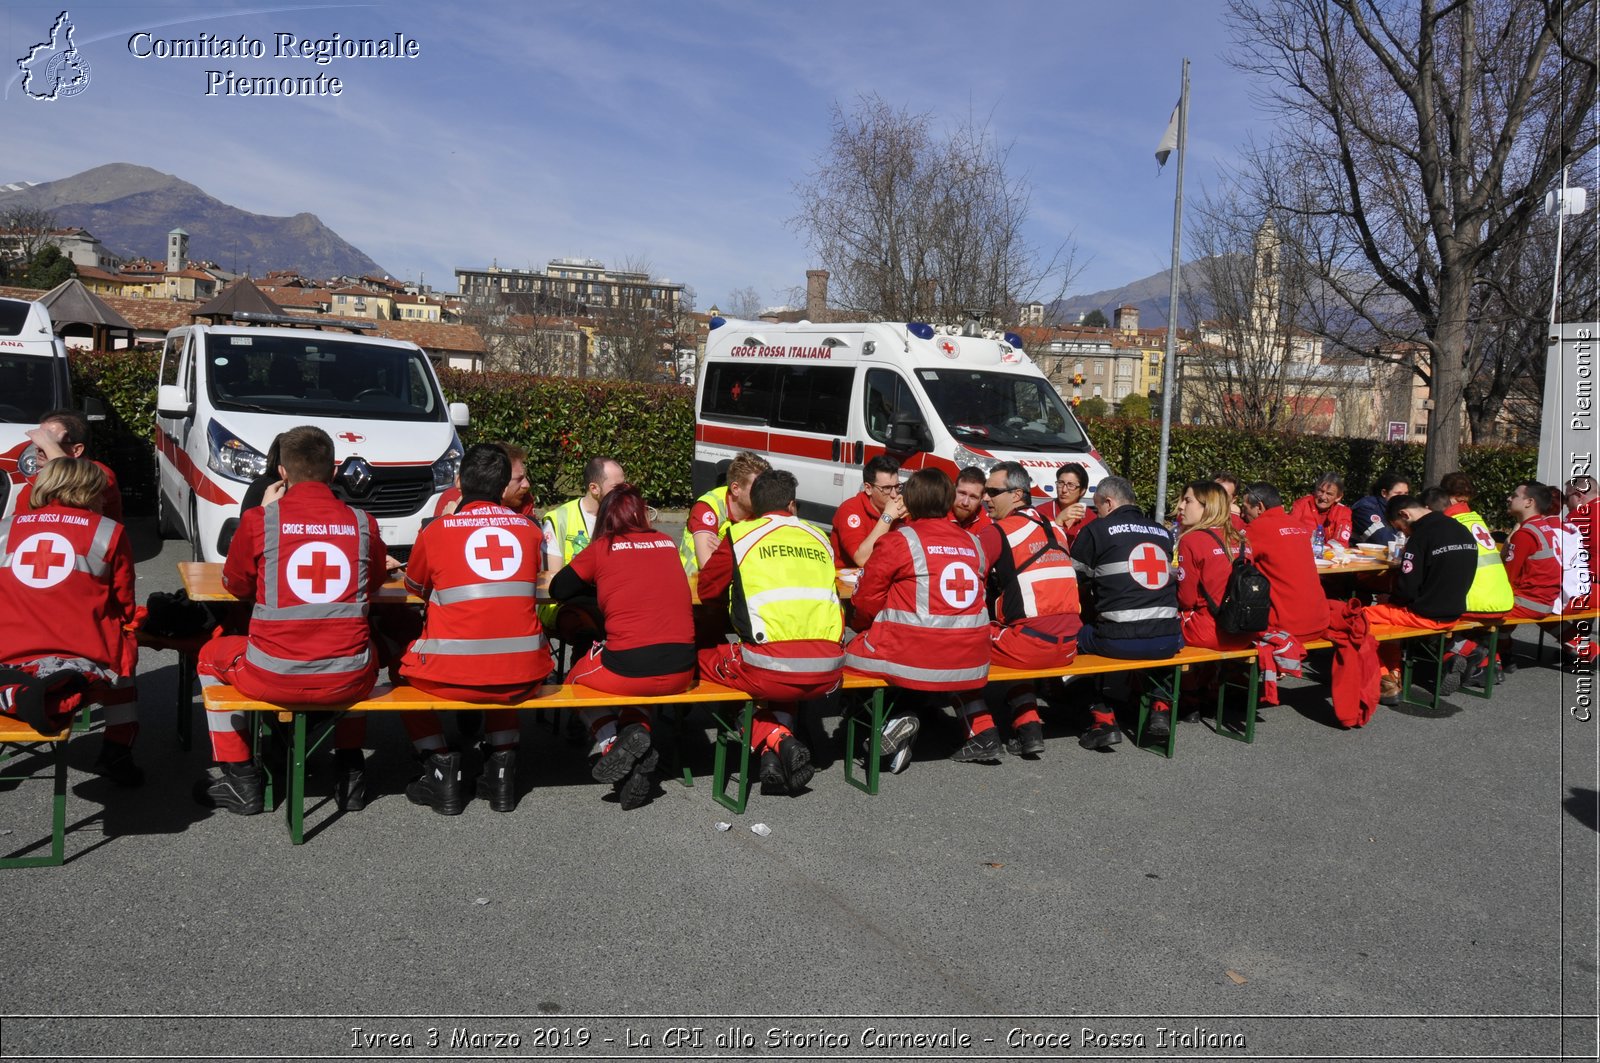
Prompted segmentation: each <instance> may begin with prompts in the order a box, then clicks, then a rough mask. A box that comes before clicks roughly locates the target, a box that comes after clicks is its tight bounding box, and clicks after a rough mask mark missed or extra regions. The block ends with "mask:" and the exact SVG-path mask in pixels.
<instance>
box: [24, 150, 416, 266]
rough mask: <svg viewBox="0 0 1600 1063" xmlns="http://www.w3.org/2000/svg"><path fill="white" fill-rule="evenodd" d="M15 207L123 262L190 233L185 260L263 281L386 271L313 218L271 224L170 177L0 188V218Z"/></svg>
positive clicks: (149, 174)
mask: <svg viewBox="0 0 1600 1063" xmlns="http://www.w3.org/2000/svg"><path fill="white" fill-rule="evenodd" d="M14 207H29V208H43V209H46V210H51V211H54V212H55V216H56V223H57V224H58V225H61V226H63V227H71V226H77V227H79V228H82V229H87V230H88V231H89V232H91V233H93V234H94V235H95V236H98V237H99V238H100V242H101V243H103V244H105V246H106V249H107V250H109V251H110V252H111V253H112V254H115V255H120V256H122V257H123V258H151V259H155V260H156V261H158V262H159V261H162V260H164V259H165V258H166V255H167V233H169V232H171V231H172V230H173V229H182V230H183V231H184V232H186V233H188V234H189V257H190V258H191V259H197V260H208V261H211V262H215V263H216V264H217V265H219V266H221V267H222V268H223V269H226V270H234V269H237V270H238V271H239V272H249V273H252V274H254V275H256V276H264V275H265V274H266V273H267V271H269V270H274V269H293V270H298V271H300V273H302V274H304V275H305V276H307V277H339V276H351V277H359V276H363V275H376V276H382V275H384V274H385V270H384V269H383V267H382V266H380V265H378V264H377V263H376V262H374V261H372V259H370V258H368V257H367V256H366V254H365V253H364V252H362V250H361V249H360V248H358V247H355V246H353V245H352V244H350V243H348V242H347V241H345V239H344V238H343V237H341V236H340V235H339V234H338V233H336V232H334V231H333V230H332V229H330V228H328V227H327V226H326V225H324V224H322V222H321V220H320V219H318V218H317V216H316V215H315V214H307V213H302V214H296V215H294V216H293V217H290V218H274V217H270V216H268V215H265V214H252V213H250V212H249V211H247V210H240V209H239V208H238V207H234V206H230V205H229V204H227V203H224V202H222V201H221V200H220V199H216V198H214V197H212V196H209V195H207V194H206V193H205V192H204V191H202V190H201V189H199V188H197V187H196V186H194V185H192V184H190V183H189V182H187V181H183V180H180V179H179V178H177V177H174V176H172V175H171V174H164V173H161V172H160V171H158V170H152V169H150V168H149V167H147V166H135V165H133V164H131V163H125V162H114V163H109V164H107V165H105V166H96V167H95V168H94V169H92V170H85V171H84V172H83V173H80V174H75V175H74V176H72V177H64V178H62V179H60V180H58V181H45V182H43V183H41V184H36V185H21V184H18V185H8V186H0V212H4V211H6V210H9V209H11V208H14Z"/></svg>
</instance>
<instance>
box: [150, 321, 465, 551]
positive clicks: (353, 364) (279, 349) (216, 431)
mask: <svg viewBox="0 0 1600 1063" xmlns="http://www.w3.org/2000/svg"><path fill="white" fill-rule="evenodd" d="M234 319H235V320H236V321H243V322H256V323H257V324H235V325H189V326H185V327H183V328H176V329H173V330H172V331H171V332H169V333H167V339H166V344H165V346H164V348H163V350H162V354H161V382H160V387H159V390H158V392H157V397H156V411H157V418H156V476H157V480H158V488H159V490H158V492H157V505H158V513H159V517H160V524H161V529H162V532H163V534H166V535H170V536H172V537H174V538H180V539H187V540H188V541H189V543H190V544H191V546H192V548H193V552H194V557H195V559H196V560H202V561H220V560H222V559H223V558H224V557H225V556H226V555H227V549H228V543H229V542H230V541H231V540H232V538H233V533H234V530H235V529H236V528H237V526H238V522H239V502H240V501H241V500H242V499H243V497H244V493H245V489H246V488H247V487H248V486H249V485H250V482H251V481H252V480H254V479H255V478H256V477H258V476H261V475H262V474H264V473H265V472H267V459H266V455H267V451H268V449H269V448H270V447H271V446H272V441H273V439H274V438H276V436H277V435H278V433H280V432H283V431H287V430H288V429H290V428H293V427H295V426H296V425H303V424H314V425H317V426H319V427H321V428H323V429H325V430H326V431H327V433H328V435H330V436H332V437H333V445H334V456H335V461H336V468H337V471H336V472H335V474H334V478H333V490H334V493H335V494H336V495H338V496H339V498H341V499H343V500H344V501H345V502H347V503H348V504H349V505H351V506H354V507H355V508H357V509H362V510H365V511H366V512H368V513H371V514H372V516H373V517H374V518H375V519H376V520H377V522H378V529H379V533H380V534H381V535H382V536H383V541H384V543H385V544H387V545H388V546H390V547H394V548H397V549H395V550H394V551H393V552H394V553H395V554H397V555H398V556H402V557H403V556H405V554H406V552H407V550H408V549H409V548H410V546H411V544H412V543H414V542H415V541H416V538H417V532H418V531H420V530H421V527H422V524H423V522H424V521H425V520H426V519H427V518H429V517H431V516H432V515H433V510H434V506H435V504H436V503H437V501H438V497H439V494H440V492H442V491H444V490H445V489H446V488H449V487H450V486H452V485H453V484H454V482H455V476H456V471H457V469H458V468H459V466H460V462H461V454H462V447H461V439H460V437H459V436H458V435H457V434H456V429H457V428H458V427H461V426H465V425H466V424H467V408H466V406H465V405H464V404H462V403H459V402H455V403H448V404H447V403H446V402H445V398H444V393H443V392H442V391H441V390H440V388H439V381H438V378H437V377H436V376H435V375H434V371H433V365H432V363H430V362H429V360H428V356H427V355H426V354H425V353H424V352H423V351H422V349H421V348H420V347H418V346H417V345H416V344H414V343H404V342H401V341H398V340H386V339H380V338H378V337H376V336H369V335H364V334H361V330H363V329H370V328H371V327H372V326H371V324H370V323H359V322H338V323H336V324H337V326H338V328H340V329H343V330H348V331H334V330H333V328H331V327H327V326H330V325H333V324H335V323H332V322H314V324H317V325H321V326H324V327H315V328H307V327H288V326H292V325H296V324H300V323H302V320H303V319H298V318H292V317H288V316H285V315H264V314H236V315H235V316H234Z"/></svg>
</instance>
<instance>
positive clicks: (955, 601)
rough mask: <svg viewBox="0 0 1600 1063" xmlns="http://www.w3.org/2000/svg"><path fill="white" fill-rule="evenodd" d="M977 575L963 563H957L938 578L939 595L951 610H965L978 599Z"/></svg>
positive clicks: (978, 584)
mask: <svg viewBox="0 0 1600 1063" xmlns="http://www.w3.org/2000/svg"><path fill="white" fill-rule="evenodd" d="M982 586H983V584H981V583H979V582H978V574H977V573H976V572H974V571H972V566H970V565H968V564H967V563H966V562H965V561H957V562H956V563H955V564H953V565H951V566H949V567H948V568H946V569H945V570H944V572H943V573H941V574H940V576H939V593H940V594H941V595H943V596H944V600H945V602H946V603H948V604H949V605H950V606H951V607H952V608H955V609H965V608H967V607H968V606H970V605H971V604H972V603H973V602H974V601H976V600H977V598H978V590H979V589H980V588H981V587H982Z"/></svg>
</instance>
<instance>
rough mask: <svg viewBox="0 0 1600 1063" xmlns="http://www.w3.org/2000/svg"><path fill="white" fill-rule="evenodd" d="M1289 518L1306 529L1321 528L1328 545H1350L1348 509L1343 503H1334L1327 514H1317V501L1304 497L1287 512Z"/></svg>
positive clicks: (1311, 497)
mask: <svg viewBox="0 0 1600 1063" xmlns="http://www.w3.org/2000/svg"><path fill="white" fill-rule="evenodd" d="M1289 516H1290V517H1292V518H1293V519H1295V520H1297V521H1299V522H1300V523H1302V524H1304V525H1305V526H1306V527H1307V528H1316V527H1318V526H1321V528H1322V537H1323V539H1324V540H1325V541H1327V542H1329V543H1338V544H1339V545H1340V546H1349V545H1350V527H1351V517H1350V507H1349V506H1347V505H1345V504H1344V503H1343V502H1335V503H1334V504H1333V505H1331V506H1329V507H1328V512H1326V513H1319V512H1317V500H1316V499H1315V498H1314V497H1313V496H1311V495H1306V496H1305V497H1304V498H1301V499H1299V500H1298V501H1296V502H1295V504H1294V505H1293V506H1292V507H1291V508H1290V510H1289Z"/></svg>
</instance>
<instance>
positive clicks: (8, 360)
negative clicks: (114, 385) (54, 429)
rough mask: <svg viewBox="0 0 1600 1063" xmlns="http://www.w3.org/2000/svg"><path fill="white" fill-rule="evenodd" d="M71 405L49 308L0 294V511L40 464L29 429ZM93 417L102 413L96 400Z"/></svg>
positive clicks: (63, 353) (5, 513) (6, 510)
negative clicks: (28, 434) (0, 297)
mask: <svg viewBox="0 0 1600 1063" xmlns="http://www.w3.org/2000/svg"><path fill="white" fill-rule="evenodd" d="M71 407H72V383H71V380H70V378H69V376H68V373H67V349H66V347H65V346H63V345H62V343H61V337H59V336H57V335H56V334H55V332H54V330H53V329H52V328H51V326H50V312H49V311H48V310H47V309H45V307H44V305H43V304H41V303H36V302H30V301H28V300H26V299H0V517H9V516H11V512H12V510H13V509H14V508H15V506H16V504H17V503H16V500H17V494H18V493H19V492H20V491H21V489H22V485H23V484H24V483H25V482H27V480H28V479H29V478H30V477H32V476H33V475H34V474H36V473H37V472H38V471H39V466H40V465H42V464H43V458H42V457H41V456H40V454H39V448H38V447H36V446H34V445H33V443H32V442H30V441H29V439H28V436H27V432H28V430H29V429H30V428H33V427H34V426H35V425H37V424H38V423H39V418H40V417H42V416H44V414H46V413H48V412H49V411H51V410H58V409H68V408H71ZM91 419H92V420H97V421H98V420H103V419H104V417H103V415H102V414H101V413H100V412H99V404H98V402H96V403H95V404H94V410H93V411H91Z"/></svg>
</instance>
